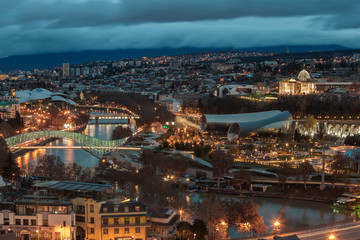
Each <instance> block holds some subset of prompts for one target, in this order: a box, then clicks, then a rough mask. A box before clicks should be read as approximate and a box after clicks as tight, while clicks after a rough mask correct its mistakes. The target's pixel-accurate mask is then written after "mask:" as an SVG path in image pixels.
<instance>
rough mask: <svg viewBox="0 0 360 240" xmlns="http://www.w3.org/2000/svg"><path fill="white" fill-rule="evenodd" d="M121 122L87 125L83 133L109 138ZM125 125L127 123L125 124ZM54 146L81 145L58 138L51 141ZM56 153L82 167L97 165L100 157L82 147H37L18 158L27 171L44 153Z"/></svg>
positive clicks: (64, 159)
mask: <svg viewBox="0 0 360 240" xmlns="http://www.w3.org/2000/svg"><path fill="white" fill-rule="evenodd" d="M119 125H120V124H99V125H95V124H90V125H87V127H86V129H85V130H84V131H83V132H82V133H83V134H86V135H89V136H92V137H96V138H100V139H104V140H109V139H110V138H111V134H112V131H113V129H114V128H115V127H116V126H119ZM123 126H125V125H123ZM48 145H52V146H80V144H78V143H76V142H74V141H72V140H69V139H58V140H56V141H54V142H51V143H49V144H48ZM44 154H47V155H55V156H59V157H60V159H61V160H62V161H64V162H65V163H72V162H76V163H77V164H79V165H80V166H82V167H84V168H85V167H89V168H92V167H95V166H96V165H97V164H98V159H97V158H96V157H94V156H92V155H90V154H89V153H87V152H85V151H84V150H81V149H36V150H34V151H31V152H27V153H26V154H24V155H22V156H19V157H18V158H17V159H16V160H17V161H18V163H19V164H21V166H22V167H23V170H24V171H25V173H26V172H27V166H28V164H29V163H30V162H35V161H37V159H38V158H39V157H40V156H42V155H44Z"/></svg>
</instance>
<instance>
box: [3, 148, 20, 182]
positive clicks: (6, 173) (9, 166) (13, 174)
mask: <svg viewBox="0 0 360 240" xmlns="http://www.w3.org/2000/svg"><path fill="white" fill-rule="evenodd" d="M1 170H2V171H1V172H2V176H3V177H4V178H6V179H10V180H12V181H15V180H16V179H17V178H18V177H19V176H20V173H21V172H20V168H19V166H18V164H17V162H16V161H15V159H14V158H13V157H12V155H11V152H10V151H9V152H8V154H7V161H6V162H5V163H4V165H3V167H2V169H1Z"/></svg>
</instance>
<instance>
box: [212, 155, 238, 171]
mask: <svg viewBox="0 0 360 240" xmlns="http://www.w3.org/2000/svg"><path fill="white" fill-rule="evenodd" d="M210 159H211V161H212V170H213V174H214V176H224V174H226V173H227V172H228V171H229V170H230V169H231V168H232V166H233V164H234V159H233V157H232V156H231V155H230V154H226V153H225V152H223V151H220V150H218V151H214V152H212V153H211V154H210Z"/></svg>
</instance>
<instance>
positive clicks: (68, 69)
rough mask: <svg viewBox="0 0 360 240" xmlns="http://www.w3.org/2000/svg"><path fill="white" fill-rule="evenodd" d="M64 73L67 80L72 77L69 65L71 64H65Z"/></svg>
mask: <svg viewBox="0 0 360 240" xmlns="http://www.w3.org/2000/svg"><path fill="white" fill-rule="evenodd" d="M62 73H63V77H64V78H67V77H69V76H70V65H69V63H63V67H62Z"/></svg>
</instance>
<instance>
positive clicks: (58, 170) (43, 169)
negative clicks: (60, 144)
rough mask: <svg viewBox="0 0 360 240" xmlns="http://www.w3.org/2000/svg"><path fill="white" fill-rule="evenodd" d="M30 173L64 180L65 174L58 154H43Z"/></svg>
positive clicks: (63, 165) (63, 164)
mask: <svg viewBox="0 0 360 240" xmlns="http://www.w3.org/2000/svg"><path fill="white" fill-rule="evenodd" d="M32 175H33V176H42V177H48V178H50V179H51V180H64V178H65V176H66V168H65V163H64V162H62V161H61V159H60V158H59V157H58V156H55V155H43V156H41V157H40V158H39V159H38V161H37V162H36V165H35V167H34V171H33V172H32Z"/></svg>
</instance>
